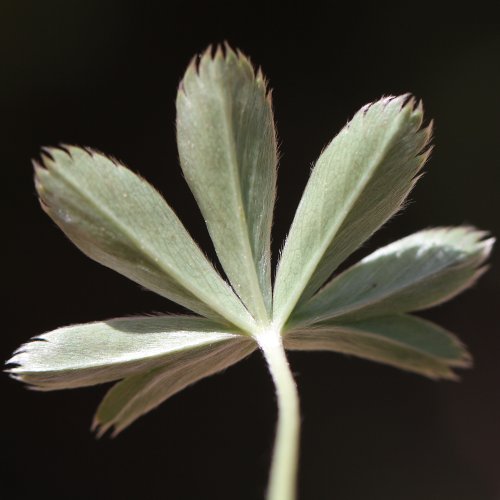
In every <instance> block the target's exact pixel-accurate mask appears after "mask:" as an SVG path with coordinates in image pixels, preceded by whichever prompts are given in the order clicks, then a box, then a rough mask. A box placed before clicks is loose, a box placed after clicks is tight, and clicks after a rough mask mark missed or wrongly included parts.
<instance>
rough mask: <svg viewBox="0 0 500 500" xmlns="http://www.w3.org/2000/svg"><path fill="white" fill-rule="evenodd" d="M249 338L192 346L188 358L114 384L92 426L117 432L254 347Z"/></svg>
mask: <svg viewBox="0 0 500 500" xmlns="http://www.w3.org/2000/svg"><path fill="white" fill-rule="evenodd" d="M256 347H257V344H256V343H255V342H253V341H252V340H251V339H249V338H246V337H242V336H235V337H234V338H232V339H227V340H224V341H221V342H213V343H211V344H204V345H203V346H200V347H199V348H196V349H193V350H192V351H191V352H190V354H189V357H187V356H185V357H183V358H177V359H172V360H168V361H167V363H166V364H165V365H163V366H159V367H157V368H153V369H152V370H150V371H143V372H141V373H138V374H136V375H132V376H129V377H127V378H126V379H124V380H122V381H121V382H118V383H117V384H115V385H114V386H113V387H112V388H111V389H110V390H109V391H108V393H107V394H106V396H105V397H104V399H103V401H102V403H101V404H100V405H99V408H98V409H97V413H96V415H95V418H94V424H93V428H94V429H95V430H97V433H98V435H102V434H103V433H104V432H106V431H107V430H108V429H110V428H111V427H113V428H114V430H113V435H116V434H118V433H119V432H121V431H122V430H123V429H124V428H125V427H128V426H129V425H130V424H131V423H132V422H134V421H135V420H136V419H138V418H139V417H140V416H141V415H144V414H145V413H147V412H148V411H150V410H152V409H153V408H156V407H157V406H158V405H159V404H161V403H162V402H163V401H165V400H166V399H168V398H170V397H171V396H173V395H174V394H175V393H177V392H179V391H181V390H182V389H184V388H185V387H187V386H188V385H191V384H194V383H195V382H197V381H198V380H200V379H202V378H205V377H208V376H209V375H212V374H214V373H217V372H219V371H221V370H224V369H226V368H228V367H229V366H231V365H233V364H234V363H237V362H238V361H241V360H242V359H243V358H245V357H246V356H248V355H249V354H250V353H251V352H252V351H254V350H255V348H256Z"/></svg>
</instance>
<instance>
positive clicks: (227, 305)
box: [35, 147, 253, 330]
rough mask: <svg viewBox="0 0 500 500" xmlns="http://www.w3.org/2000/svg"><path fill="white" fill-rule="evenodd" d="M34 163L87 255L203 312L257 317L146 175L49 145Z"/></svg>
mask: <svg viewBox="0 0 500 500" xmlns="http://www.w3.org/2000/svg"><path fill="white" fill-rule="evenodd" d="M48 153H49V154H45V155H43V157H42V159H43V167H42V166H39V165H36V166H35V181H36V187H37V190H38V193H39V195H40V200H41V203H42V207H43V208H44V210H45V211H46V212H47V214H48V215H50V217H52V219H53V220H54V221H55V222H56V224H57V225H58V226H59V227H60V228H61V229H62V230H63V231H64V232H65V233H66V235H67V236H68V237H69V238H70V240H71V241H72V242H73V243H74V244H75V245H76V246H77V247H78V248H79V249H80V250H82V251H83V252H84V253H85V254H86V255H88V256H89V257H91V258H92V259H94V260H96V261H97V262H99V263H101V264H103V265H105V266H107V267H110V268H111V269H114V270H115V271H118V272H119V273H121V274H123V275H125V276H127V277H128V278H130V279H132V280H133V281H135V282H137V283H140V284H141V285H143V286H145V287H146V288H149V289H150V290H152V291H154V292H156V293H158V294H160V295H163V296H164V297H167V298H169V299H171V300H173V301H175V302H177V303H179V304H181V305H183V306H185V307H187V308H189V309H191V310H192V311H195V312H197V313H199V314H202V315H204V316H208V317H212V318H215V319H219V318H225V320H227V321H230V322H232V323H234V324H235V325H237V326H238V327H240V328H242V329H247V330H249V329H251V328H252V324H253V321H252V319H251V317H250V315H249V314H248V312H247V311H246V309H245V307H244V306H243V305H242V304H241V302H240V300H239V299H238V298H237V297H236V296H235V294H234V293H233V291H232V290H231V288H230V287H229V286H228V285H227V284H226V283H225V282H224V280H223V279H222V278H221V277H220V276H219V275H218V274H217V272H216V271H215V270H214V268H213V267H212V266H211V264H210V263H209V262H208V261H207V259H206V257H205V256H204V255H203V253H202V252H201V250H200V249H199V248H198V246H197V245H196V243H195V242H194V241H193V240H192V238H191V237H190V236H189V234H188V232H187V231H186V229H185V228H184V226H183V225H182V223H181V222H180V220H179V219H178V218H177V216H176V215H175V213H174V212H173V211H172V209H171V208H170V207H169V206H168V205H167V203H166V202H165V200H164V199H163V198H162V196H161V195H160V194H159V193H158V192H157V191H156V190H155V189H154V188H153V187H152V186H151V185H150V184H148V183H147V182H146V181H144V180H143V179H141V178H140V177H138V176H137V175H135V174H134V173H133V172H131V171H130V170H128V169H127V168H125V167H124V166H122V165H120V164H119V163H117V162H116V161H114V160H111V159H110V158H108V157H106V156H104V155H102V154H99V153H95V152H91V151H87V150H83V149H80V148H76V147H65V148H64V149H51V150H49V151H48Z"/></svg>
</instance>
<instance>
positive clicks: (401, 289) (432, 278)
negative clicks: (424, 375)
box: [291, 227, 494, 324]
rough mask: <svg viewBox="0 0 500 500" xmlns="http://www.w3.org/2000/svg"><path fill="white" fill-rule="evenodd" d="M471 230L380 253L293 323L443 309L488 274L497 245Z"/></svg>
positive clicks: (444, 231) (441, 231)
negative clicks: (486, 269) (488, 263)
mask: <svg viewBox="0 0 500 500" xmlns="http://www.w3.org/2000/svg"><path fill="white" fill-rule="evenodd" d="M486 235H487V233H485V232H484V231H477V230H475V229H473V228H471V227H445V228H434V229H428V230H424V231H419V232H418V233H415V234H412V235H410V236H407V237H406V238H403V239H401V240H398V241H395V242H394V243H391V244H390V245H387V246H385V247H383V248H380V249H378V250H377V251H375V252H373V253H372V254H371V255H369V256H368V257H365V258H364V259H363V260H361V261H360V262H359V263H358V264H355V265H354V266H352V267H351V268H349V269H347V270H346V271H344V272H343V273H341V274H340V275H339V276H337V277H336V278H335V279H333V280H332V281H331V282H330V283H329V284H328V285H326V286H325V287H324V288H323V289H322V290H321V291H320V292H319V293H317V294H316V295H315V296H314V297H312V298H311V299H310V300H309V301H308V302H306V303H304V304H302V305H301V306H300V307H299V308H298V309H297V310H296V311H295V312H294V315H293V317H292V319H291V323H292V324H294V323H298V324H311V323H315V322H318V321H324V320H327V319H331V318H339V317H340V318H342V320H344V319H345V318H351V319H360V318H365V317H370V316H381V315H386V314H392V313H403V312H410V311H418V310H421V309H426V308H428V307H431V306H434V305H437V304H440V303H442V302H444V301H446V300H449V299H450V298H452V297H453V296H455V295H457V294H459V293H460V292H462V291H463V290H464V289H465V288H467V287H469V286H470V285H472V284H473V283H474V282H475V281H476V279H477V278H478V277H479V276H480V275H481V274H482V273H483V272H484V268H480V266H481V265H482V264H483V263H484V261H485V260H486V259H487V258H488V256H489V254H490V251H491V248H492V246H493V242H494V239H493V238H491V239H487V240H483V238H484V237H485V236H486Z"/></svg>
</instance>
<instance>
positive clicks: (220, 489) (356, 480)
mask: <svg viewBox="0 0 500 500" xmlns="http://www.w3.org/2000/svg"><path fill="white" fill-rule="evenodd" d="M417 16H419V13H417V12H414V11H413V10H412V9H411V8H410V7H408V8H407V9H404V8H402V7H399V8H398V9H397V10H396V11H391V13H387V12H383V11H379V10H366V11H361V9H360V10H359V11H358V12H357V13H356V16H351V17H349V16H348V15H347V14H344V13H342V15H341V13H340V11H339V10H338V9H337V7H336V6H335V4H331V5H330V7H329V8H327V9H326V10H325V9H319V8H316V7H315V6H314V4H313V3H311V4H310V5H305V6H304V5H302V6H301V7H300V8H299V7H293V6H292V5H288V6H286V7H281V8H274V7H273V6H272V5H271V4H268V5H267V6H265V7H264V6H262V7H257V6H256V5H255V4H246V3H243V2H240V3H239V4H232V5H231V6H223V5H221V4H217V5H215V4H205V3H203V4H201V3H200V4H195V3H190V2H176V1H173V2H170V3H169V5H168V8H163V9H160V8H159V7H157V6H155V4H153V3H148V2H127V1H123V0H122V1H109V0H106V1H90V0H86V1H83V0H81V1H69V2H68V1H52V0H46V1H44V2H35V1H32V2H23V1H2V2H1V3H0V56H1V61H2V64H1V68H2V72H1V78H0V111H1V115H0V116H1V120H0V122H1V126H2V128H3V132H2V133H1V135H0V137H1V141H2V147H1V152H2V178H3V179H4V181H3V186H4V194H3V198H4V199H5V198H6V199H7V200H6V201H7V202H6V205H5V208H4V212H3V213H4V216H3V224H4V236H5V240H4V244H3V247H4V249H5V250H6V257H5V260H4V264H5V265H4V267H3V271H2V276H3V281H4V283H3V289H4V292H3V294H4V299H3V303H4V305H5V313H4V318H8V326H6V327H5V326H4V328H3V330H4V331H3V336H2V342H1V345H0V353H1V356H2V359H4V360H5V359H8V358H9V357H10V353H11V352H12V351H13V350H14V349H15V348H17V347H18V346H19V344H21V343H22V342H24V341H26V340H28V339H29V338H30V337H32V336H34V335H36V334H38V333H40V332H43V331H47V330H51V329H54V328H56V327H58V326H62V325H66V324H70V323H78V322H87V321H92V320H97V319H107V318H110V317H116V316H122V315H130V314H132V313H137V314H141V313H149V312H153V311H180V309H179V308H178V307H176V306H175V305H174V304H172V303H168V302H167V301H165V300H164V299H162V298H160V297H158V296H155V295H154V294H152V293H149V292H147V291H144V290H141V289H140V288H139V287H138V286H136V285H135V284H133V283H132V282H130V281H128V280H126V279H125V278H123V277H121V276H119V275H118V274H116V273H114V272H112V271H110V270H108V269H106V268H103V267H101V266H99V265H98V264H95V263H93V262H92V261H90V260H89V259H87V258H86V257H84V256H83V254H81V253H80V252H79V251H78V250H77V249H76V248H75V247H73V246H72V245H71V244H70V243H69V242H68V241H67V240H66V238H65V237H64V236H63V234H62V233H61V232H60V231H59V230H58V229H57V228H56V227H55V225H54V224H53V223H52V222H51V221H50V220H49V219H48V218H47V217H46V216H45V215H44V214H43V212H42V211H41V210H40V208H39V206H38V202H37V199H36V196H35V191H34V187H33V183H32V172H31V165H30V159H31V158H32V157H34V156H36V155H37V153H38V151H39V148H40V146H43V145H54V144H57V143H59V142H65V143H75V144H79V145H88V146H92V147H94V148H97V149H100V150H102V151H104V152H106V153H109V154H111V155H113V156H116V157H117V158H119V159H121V160H122V161H123V162H124V163H125V164H127V165H128V166H130V167H131V168H132V169H133V170H135V171H137V172H140V173H141V175H143V176H144V177H145V178H146V179H148V180H149V181H150V182H152V183H153V184H154V185H155V186H156V187H157V188H158V189H159V190H160V191H161V192H162V193H163V194H164V195H165V197H166V198H167V200H168V201H169V203H170V204H171V205H172V206H173V207H174V209H175V210H176V211H177V213H178V214H179V216H180V217H181V219H182V220H183V221H184V223H185V224H186V225H187V226H188V228H189V229H190V231H191V234H192V235H193V237H194V238H195V239H196V240H197V241H198V242H200V244H201V246H202V247H203V249H204V250H205V251H206V252H207V253H208V255H209V256H210V257H211V258H212V259H215V255H214V251H213V248H212V247H211V245H210V241H209V239H208V234H207V231H206V229H205V227H204V224H203V221H202V218H201V216H200V214H199V213H198V210H197V208H196V205H195V203H194V201H193V199H192V197H191V195H190V193H189V190H188V188H187V186H186V184H185V183H184V181H183V179H182V176H181V173H180V168H179V165H178V158H177V151H176V144H175V128H174V120H175V106H174V102H175V94H176V90H177V85H178V83H179V80H180V78H181V77H182V74H183V72H184V69H185V67H186V65H187V64H188V62H189V61H190V59H191V57H192V56H193V55H194V54H196V53H199V52H200V51H202V50H204V49H205V48H206V47H207V45H209V44H210V43H219V42H222V41H224V40H227V41H228V42H230V43H231V44H232V45H233V46H236V47H239V48H240V49H241V50H242V51H244V52H245V53H247V54H249V55H250V57H251V58H252V60H253V61H254V63H255V64H257V65H260V66H262V68H263V70H264V72H265V74H266V75H267V76H268V78H269V80H270V84H271V87H272V88H273V89H274V94H273V95H274V107H275V114H276V120H277V126H278V133H279V139H280V145H281V162H280V171H279V173H280V177H279V200H278V205H277V208H276V213H275V227H274V231H275V232H274V255H275V256H276V255H277V251H278V249H279V247H280V246H281V244H282V241H283V238H284V237H285V235H286V232H287V229H288V227H289V225H290V222H291V220H292V217H293V213H294V210H295V207H296V205H297V203H298V201H299V198H300V195H301V193H302V190H303V189H304V186H305V183H306V181H307V178H308V175H309V170H310V166H311V165H312V163H313V162H314V160H315V159H316V158H317V156H318V155H319V153H320V151H321V150H322V148H323V147H324V146H325V145H326V144H327V143H328V141H329V140H330V139H331V138H332V137H333V136H334V135H335V134H336V133H337V131H338V130H339V129H340V128H341V127H342V126H343V125H344V124H345V123H346V121H347V119H348V118H349V117H350V116H352V114H353V113H354V112H355V111H356V110H357V109H358V108H359V107H361V106H362V105H363V104H365V103H367V102H370V101H372V100H374V99H377V98H379V97H380V96H382V95H387V94H400V93H404V92H412V93H413V94H415V95H416V96H417V97H418V98H421V99H423V101H424V105H425V110H426V114H427V117H428V118H433V119H434V120H435V125H436V130H435V140H434V142H435V144H436V148H435V151H434V154H433V156H432V158H431V160H430V162H429V164H428V168H427V173H426V175H425V176H424V178H423V179H422V180H421V181H420V182H419V184H418V186H417V188H416V189H415V191H414V192H413V194H412V196H411V203H410V204H409V206H408V208H407V209H406V210H405V212H404V213H402V214H401V215H398V216H397V217H396V218H395V219H394V220H393V221H392V222H390V223H389V224H388V225H386V226H385V227H384V228H383V230H381V231H380V232H379V233H377V235H376V236H375V237H374V238H373V239H372V240H371V241H370V242H369V243H368V244H366V245H365V247H364V248H363V249H362V250H361V251H359V252H357V254H356V255H355V256H353V258H352V259H351V261H352V260H354V259H356V258H359V257H360V256H362V255H364V254H366V253H368V252H370V251H371V250H373V249H375V248H376V247H378V246H380V245H384V244H387V243H388V242H390V241H391V240H393V239H397V238H400V237H402V236H404V235H407V234H409V233H411V232H414V231H416V230H419V229H422V228H425V227H429V226H435V225H447V224H463V223H467V224H473V225H476V226H478V227H480V228H483V229H488V230H490V231H491V232H492V233H494V234H496V235H497V237H498V236H499V235H500V221H499V215H498V214H499V213H500V212H499V208H500V202H499V191H500V190H499V188H500V176H499V170H500V160H499V158H500V156H499V153H498V151H499V146H500V125H499V123H500V122H499V116H500V97H499V91H500V25H499V24H496V25H495V24H446V23H440V24H438V25H433V24H427V23H426V21H424V20H422V19H417ZM424 17H425V18H427V17H429V13H425V16H424ZM499 257H500V254H499V252H498V251H496V252H495V254H494V255H493V259H492V261H491V270H490V272H489V273H488V274H487V275H486V276H485V277H483V278H482V279H481V281H480V282H479V283H478V284H477V285H476V286H475V287H474V288H473V289H472V290H470V291H468V292H467V293H465V294H464V295H462V296H460V297H458V298H457V299H455V300H454V301H453V302H451V303H449V304H446V305H443V306H440V307H438V308H436V309H433V310H430V311H428V312H425V314H422V315H423V316H424V317H426V318H429V319H432V320H434V321H436V322H437V323H439V324H440V325H442V326H443V327H445V328H447V329H449V330H450V331H453V332H455V333H456V334H457V335H458V336H459V337H460V338H461V339H463V341H464V342H465V343H466V344H467V345H468V346H469V348H470V350H471V352H472V354H473V356H474V359H475V367H474V369H473V370H468V371H464V372H462V373H461V375H462V381H461V382H460V383H452V382H438V383H436V382H432V381H429V380H426V379H424V378H420V377H418V376H416V375H412V374H407V373H404V372H400V371H397V370H395V369H393V368H389V367H385V366H382V365H377V364H374V363H370V362H367V361H363V360H358V359H355V358H348V357H344V356H341V355H336V354H332V353H296V352H294V353H291V354H290V362H291V365H292V368H293V371H294V373H295V375H296V379H297V383H298V386H299V390H300V394H301V404H302V412H303V433H302V455H301V466H300V483H299V484H300V498H302V499H313V500H328V499H338V500H343V499H346V500H347V499H349V500H361V499H363V500H366V499H371V500H422V499H423V498H425V499H426V500H498V499H500V475H499V471H500V428H499V423H500V391H499V386H500V328H499V306H500V271H499V268H500V266H499V265H500V258H499ZM0 384H1V386H2V389H1V391H2V393H1V394H2V401H3V404H2V410H1V415H2V419H3V425H2V427H1V445H2V460H3V461H4V463H3V464H2V470H3V471H4V472H7V474H6V475H5V476H4V478H5V479H4V480H3V484H2V491H3V492H4V493H5V494H6V496H7V497H8V493H11V494H12V495H15V497H16V498H23V499H24V498H32V497H34V495H37V497H42V496H44V495H47V496H48V497H49V498H52V499H54V500H55V499H68V498H71V499H88V498H93V499H101V498H124V499H138V498H152V499H155V498H169V499H179V500H188V499H189V500H191V499H196V500H198V499H217V500H223V499H235V498H238V499H240V500H246V499H248V500H250V499H258V498H262V497H263V493H264V491H265V485H266V481H267V473H268V467H269V462H270V452H271V448H272V439H273V434H274V425H275V418H276V408H275V400H274V394H273V388H272V384H271V381H270V377H269V375H268V374H267V372H266V367H265V365H264V362H263V360H262V357H261V356H260V355H259V354H258V353H255V354H253V355H252V356H251V357H250V358H248V359H247V360H245V361H244V362H242V363H240V364H238V365H236V366H234V367H232V368H230V369H228V370H227V372H226V373H224V374H220V375H216V376H213V377H211V378H209V379H206V380H204V381H202V382H200V383H198V384H197V385H195V386H193V387H190V388H188V389H187V390H185V391H183V392H182V393H180V394H178V395H176V396H175V397H173V398H172V399H171V400H169V401H168V402H166V403H165V404H163V405H162V406H161V407H159V408H158V409H157V410H155V411H153V412H152V413H150V414H149V415H147V416H145V417H143V418H142V419H140V420H139V421H138V422H137V423H135V424H134V425H133V426H132V427H131V428H129V429H128V430H126V431H125V432H124V433H123V434H122V435H121V436H120V437H119V438H117V439H115V440H111V439H109V438H103V439H101V440H96V439H95V437H94V436H93V435H92V434H91V433H90V431H89V427H90V422H91V418H92V414H93V411H94V409H95V407H96V406H97V404H98V403H99V401H100V399H101V398H102V396H103V395H104V393H105V391H106V389H107V388H106V387H94V388H88V389H81V390H75V391H67V392H65V391H62V392H53V393H45V394H44V393H36V392H29V391H27V390H26V389H25V388H24V387H23V386H22V385H21V384H19V383H16V382H15V381H13V380H10V379H9V378H8V377H7V376H2V377H0Z"/></svg>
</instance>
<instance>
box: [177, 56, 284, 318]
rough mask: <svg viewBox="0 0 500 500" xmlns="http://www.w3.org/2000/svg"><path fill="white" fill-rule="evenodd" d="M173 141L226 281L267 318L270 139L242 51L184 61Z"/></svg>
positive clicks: (265, 102) (262, 98)
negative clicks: (189, 62)
mask: <svg viewBox="0 0 500 500" xmlns="http://www.w3.org/2000/svg"><path fill="white" fill-rule="evenodd" d="M177 143H178V147H179V155H180V160H181V166H182V170H183V172H184V175H185V177H186V180H187V182H188V184H189V187H190V188H191V191H192V192H193V194H194V196H195V198H196V201H197V203H198V205H199V207H200V210H201V212H202V214H203V217H204V219H205V221H206V223H207V227H208V230H209V232H210V236H211V238H212V241H213V244H214V247H215V250H216V252H217V255H218V256H219V259H220V262H221V264H222V266H223V268H224V271H225V273H226V275H227V277H228V278H229V281H230V282H231V284H232V286H233V288H234V289H235V290H236V293H237V294H238V295H239V296H240V298H241V299H242V301H243V302H244V303H245V305H246V306H247V308H248V309H249V310H250V312H251V313H252V314H253V315H254V317H255V318H257V319H259V320H261V321H265V320H267V319H268V318H269V317H270V313H271V277H270V276H271V272H270V268H271V263H270V238H271V223H272V215H273V207H274V200H275V184H276V164H277V151H276V137H275V130H274V123H273V113H272V108H271V98H270V95H269V93H268V91H267V88H266V82H265V80H264V77H263V76H262V73H261V72H260V71H259V72H258V73H257V74H255V73H254V70H253V68H252V65H251V64H250V62H249V61H248V59H247V58H246V57H245V56H243V55H242V54H239V53H238V54H236V53H235V52H233V51H232V50H231V49H230V48H229V47H226V51H225V54H224V53H223V52H222V49H221V48H219V49H217V51H216V53H215V55H214V56H213V57H212V55H211V52H210V50H209V51H207V52H205V54H204V55H203V57H202V58H201V60H200V61H199V63H198V65H196V63H195V62H193V63H192V64H191V65H190V66H189V68H188V69H187V71H186V74H185V76H184V78H183V80H182V83H181V85H180V88H179V92H178V95H177Z"/></svg>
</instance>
